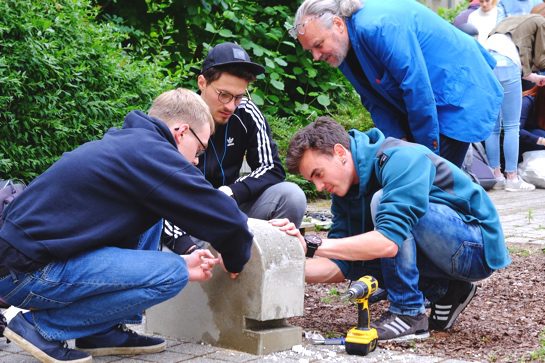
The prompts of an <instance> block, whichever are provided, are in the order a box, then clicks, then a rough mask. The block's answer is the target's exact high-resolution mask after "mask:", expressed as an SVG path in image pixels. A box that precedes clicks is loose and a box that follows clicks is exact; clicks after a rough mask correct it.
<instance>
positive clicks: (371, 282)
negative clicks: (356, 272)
mask: <svg viewBox="0 0 545 363" xmlns="http://www.w3.org/2000/svg"><path fill="white" fill-rule="evenodd" d="M377 288H378V282H377V280H376V279H375V278H374V277H373V276H363V277H361V278H360V279H359V280H358V281H356V282H355V283H353V284H352V285H351V286H350V288H349V289H348V291H347V292H346V293H344V294H343V297H346V298H348V299H351V300H354V301H356V303H357V304H358V326H357V327H354V328H352V329H350V330H349V331H348V334H347V335H346V340H345V349H346V353H348V354H355V355H367V354H368V353H370V352H372V351H373V350H375V348H376V347H377V340H378V334H377V330H376V329H375V328H371V327H370V316H369V296H371V295H372V294H373V293H374V292H375V291H376V290H377Z"/></svg>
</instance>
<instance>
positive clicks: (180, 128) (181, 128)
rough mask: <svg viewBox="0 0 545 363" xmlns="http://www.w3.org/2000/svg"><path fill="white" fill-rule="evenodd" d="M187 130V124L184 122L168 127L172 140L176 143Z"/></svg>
mask: <svg viewBox="0 0 545 363" xmlns="http://www.w3.org/2000/svg"><path fill="white" fill-rule="evenodd" d="M187 130H189V125H188V124H184V123H176V124H175V125H172V127H171V128H170V131H171V132H172V136H174V140H175V141H176V142H178V143H179V142H181V140H182V137H183V136H184V134H185V133H186V132H187Z"/></svg>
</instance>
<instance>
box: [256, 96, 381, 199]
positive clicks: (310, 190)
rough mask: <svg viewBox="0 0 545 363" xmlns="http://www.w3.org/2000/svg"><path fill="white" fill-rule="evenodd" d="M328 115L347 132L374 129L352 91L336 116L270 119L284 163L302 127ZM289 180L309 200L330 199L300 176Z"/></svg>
mask: <svg viewBox="0 0 545 363" xmlns="http://www.w3.org/2000/svg"><path fill="white" fill-rule="evenodd" d="M322 115H328V116H330V117H332V118H333V119H335V120H336V121H337V122H339V123H340V124H341V125H343V127H344V128H345V129H347V130H350V129H357V130H360V131H366V130H368V129H370V128H371V127H373V121H372V120H371V115H370V114H369V112H367V110H366V109H365V108H364V107H363V106H362V104H361V102H360V99H359V96H358V94H357V93H356V91H352V92H350V93H349V94H348V97H347V98H346V99H345V100H344V101H343V102H342V103H339V104H338V105H337V110H336V114H335V115H332V114H326V113H320V114H318V113H315V114H310V115H308V116H307V117H304V118H300V117H299V118H298V117H294V116H292V117H285V118H279V117H268V119H267V120H268V122H269V125H270V126H271V130H272V133H273V138H274V140H275V141H276V143H277V145H278V152H279V154H280V157H281V158H282V160H283V161H285V156H286V154H287V151H288V145H289V142H290V140H291V138H292V137H293V135H294V134H295V133H296V132H297V131H298V130H299V129H301V128H302V127H304V126H306V125H308V124H309V123H310V122H312V121H314V120H315V119H316V117H318V116H322ZM287 180H288V181H291V182H293V183H295V184H297V185H299V187H301V189H303V191H304V192H305V194H306V196H307V198H308V199H316V198H328V197H329V195H328V194H327V193H319V192H317V191H316V188H315V187H314V185H313V184H312V183H310V182H308V181H306V180H305V179H303V178H302V177H301V176H299V175H292V174H288V176H287Z"/></svg>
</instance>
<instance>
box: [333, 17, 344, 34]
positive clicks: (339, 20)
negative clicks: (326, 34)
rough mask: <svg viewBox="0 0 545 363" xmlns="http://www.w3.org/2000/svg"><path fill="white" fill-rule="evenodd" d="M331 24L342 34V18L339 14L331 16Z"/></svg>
mask: <svg viewBox="0 0 545 363" xmlns="http://www.w3.org/2000/svg"><path fill="white" fill-rule="evenodd" d="M333 26H335V28H337V29H338V30H339V32H340V33H341V34H342V32H343V31H344V28H345V26H344V20H343V19H342V18H341V17H340V16H337V15H335V16H333Z"/></svg>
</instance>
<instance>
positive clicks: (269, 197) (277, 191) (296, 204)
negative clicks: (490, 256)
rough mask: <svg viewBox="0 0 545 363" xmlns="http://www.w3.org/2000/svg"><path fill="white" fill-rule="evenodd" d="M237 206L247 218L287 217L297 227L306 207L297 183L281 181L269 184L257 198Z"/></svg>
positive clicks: (305, 200)
mask: <svg viewBox="0 0 545 363" xmlns="http://www.w3.org/2000/svg"><path fill="white" fill-rule="evenodd" d="M239 207H240V210H241V211H243V212H244V213H245V214H246V215H247V216H248V217H249V218H255V219H263V220H269V219H275V218H287V219H289V220H290V221H291V222H293V223H294V224H295V225H296V226H297V227H299V226H300V225H301V222H302V221H303V217H304V215H305V211H306V209H307V198H306V197H305V193H303V191H302V190H301V188H299V187H298V186H297V184H294V183H291V182H281V183H278V184H275V185H273V186H270V187H269V188H267V189H266V190H265V191H264V192H263V193H262V194H261V195H260V196H259V197H258V198H256V199H254V200H252V201H249V202H245V203H242V204H241V205H240V206H239Z"/></svg>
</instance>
